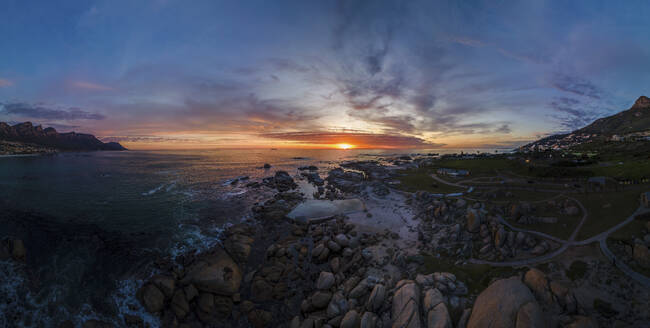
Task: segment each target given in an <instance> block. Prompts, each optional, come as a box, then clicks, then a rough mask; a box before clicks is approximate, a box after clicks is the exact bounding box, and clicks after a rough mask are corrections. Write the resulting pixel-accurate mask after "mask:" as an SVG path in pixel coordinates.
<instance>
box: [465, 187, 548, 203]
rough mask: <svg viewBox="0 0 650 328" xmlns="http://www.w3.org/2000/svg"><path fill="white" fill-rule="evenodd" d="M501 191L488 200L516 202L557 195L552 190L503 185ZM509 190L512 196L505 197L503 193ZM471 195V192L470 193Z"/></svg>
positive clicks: (483, 190) (533, 200) (537, 199)
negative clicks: (541, 190) (501, 193)
mask: <svg viewBox="0 0 650 328" xmlns="http://www.w3.org/2000/svg"><path fill="white" fill-rule="evenodd" d="M491 190H492V191H496V190H499V189H498V188H497V189H491ZM501 190H502V191H503V195H499V196H498V197H496V198H489V199H488V200H490V201H497V202H517V201H528V202H535V201H540V200H546V199H549V198H552V197H554V196H557V194H558V193H554V192H539V191H538V192H535V191H528V190H520V189H508V188H507V187H504V188H502V189H501ZM479 191H482V192H485V191H487V190H485V189H480V190H479ZM508 191H509V192H511V193H512V197H506V196H505V193H506V192H508ZM470 195H471V194H470ZM484 198H485V197H482V198H481V199H484Z"/></svg>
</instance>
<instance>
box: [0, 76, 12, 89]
mask: <svg viewBox="0 0 650 328" xmlns="http://www.w3.org/2000/svg"><path fill="white" fill-rule="evenodd" d="M12 85H14V83H13V82H11V81H9V80H7V79H3V78H0V88H4V87H10V86H12Z"/></svg>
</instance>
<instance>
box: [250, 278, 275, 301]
mask: <svg viewBox="0 0 650 328" xmlns="http://www.w3.org/2000/svg"><path fill="white" fill-rule="evenodd" d="M251 294H252V297H253V299H254V300H255V301H268V300H270V299H271V296H272V294H273V286H271V285H270V284H269V283H268V282H266V280H264V279H255V280H254V281H253V284H252V285H251Z"/></svg>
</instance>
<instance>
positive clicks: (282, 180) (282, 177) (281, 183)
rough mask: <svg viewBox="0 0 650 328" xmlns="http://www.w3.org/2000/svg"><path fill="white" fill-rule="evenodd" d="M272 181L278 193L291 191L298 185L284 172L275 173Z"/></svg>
mask: <svg viewBox="0 0 650 328" xmlns="http://www.w3.org/2000/svg"><path fill="white" fill-rule="evenodd" d="M273 180H274V182H275V187H276V188H277V189H278V191H280V192H284V191H289V190H291V189H294V188H296V187H298V185H297V184H296V183H295V182H294V181H293V178H292V177H291V176H290V175H289V173H287V172H285V171H277V172H275V176H274V177H273Z"/></svg>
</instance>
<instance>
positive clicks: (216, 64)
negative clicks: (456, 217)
mask: <svg viewBox="0 0 650 328" xmlns="http://www.w3.org/2000/svg"><path fill="white" fill-rule="evenodd" d="M36 2H39V3H38V4H37V3H36ZM619 3H620V2H614V1H608V2H601V1H594V0H589V1H532V0H531V1H495V0H491V1H395V2H392V1H214V0H209V1H200V0H192V1H180V0H155V1H145V0H141V1H140V0H138V1H135V0H128V1H121V0H108V1H88V0H79V1H20V0H15V1H14V0H3V1H2V9H1V10H0V121H6V122H10V123H17V122H22V121H27V120H29V121H32V122H34V123H37V124H42V125H44V126H53V127H55V128H57V130H59V131H72V130H74V131H78V132H89V133H93V134H95V135H97V136H98V137H101V138H102V140H105V141H119V142H121V143H123V144H124V145H126V146H127V147H129V148H132V149H143V148H150V149H158V148H210V147H236V148H240V147H308V148H320V147H337V146H336V145H338V144H349V145H352V146H355V147H362V148H372V147H379V148H382V147H397V148H438V147H442V146H444V147H450V148H459V147H472V148H475V147H486V148H494V147H504V148H512V147H514V146H516V145H520V144H522V143H524V142H526V141H530V140H533V139H536V138H538V137H540V136H543V135H546V134H548V133H554V132H559V131H568V130H572V129H574V128H577V127H581V126H583V125H585V124H587V123H589V122H591V121H592V120H593V119H595V118H597V117H600V116H604V115H610V114H613V113H615V112H618V111H620V110H623V109H627V108H629V107H630V106H631V104H632V103H633V102H634V100H635V99H637V98H638V97H639V96H640V95H644V94H645V95H650V19H648V17H649V16H648V13H650V2H648V1H625V2H624V3H625V7H624V8H623V7H622V6H621V7H619V6H617V4H619Z"/></svg>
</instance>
